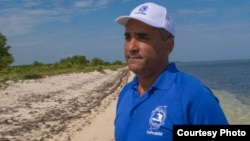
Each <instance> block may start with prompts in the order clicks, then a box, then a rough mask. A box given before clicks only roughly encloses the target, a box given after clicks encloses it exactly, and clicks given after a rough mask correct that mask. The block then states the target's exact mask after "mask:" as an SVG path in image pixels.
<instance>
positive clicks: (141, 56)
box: [124, 19, 170, 74]
mask: <svg viewBox="0 0 250 141" xmlns="http://www.w3.org/2000/svg"><path fill="white" fill-rule="evenodd" d="M124 36H125V43H124V53H125V59H126V61H127V64H128V67H129V69H130V70H131V71H133V72H134V73H135V74H142V73H153V72H154V71H155V70H157V69H162V68H163V67H164V68H165V67H166V65H167V63H168V60H167V59H168V54H169V53H170V51H169V50H168V49H167V48H168V47H167V46H168V45H167V40H163V39H162V36H161V33H160V30H159V29H157V28H153V27H151V26H149V25H146V24H144V23H142V22H139V21H137V20H133V19H130V20H129V21H128V22H127V24H126V25H125V34H124Z"/></svg>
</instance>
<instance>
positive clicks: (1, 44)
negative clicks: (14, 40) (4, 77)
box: [0, 33, 14, 69]
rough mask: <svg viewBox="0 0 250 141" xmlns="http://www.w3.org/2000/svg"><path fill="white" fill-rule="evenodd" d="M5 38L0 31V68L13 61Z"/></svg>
mask: <svg viewBox="0 0 250 141" xmlns="http://www.w3.org/2000/svg"><path fill="white" fill-rule="evenodd" d="M6 42H7V38H6V37H5V36H4V35H3V34H2V33H0V69H2V68H4V67H7V66H9V65H11V64H12V63H13V62H14V58H13V56H12V54H10V53H9V49H10V46H8V45H7V44H6Z"/></svg>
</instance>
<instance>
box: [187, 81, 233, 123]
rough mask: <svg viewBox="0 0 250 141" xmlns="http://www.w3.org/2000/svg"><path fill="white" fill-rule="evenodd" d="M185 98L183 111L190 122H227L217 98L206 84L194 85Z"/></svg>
mask: <svg viewBox="0 0 250 141" xmlns="http://www.w3.org/2000/svg"><path fill="white" fill-rule="evenodd" d="M185 99H186V101H185V102H184V103H185V105H186V106H184V107H186V109H185V110H186V111H185V112H186V115H187V117H188V121H189V122H190V123H191V124H211V125H212V124H213V125H215V124H217V125H218V124H221V125H222V124H224V125H225V124H228V121H227V118H226V116H225V114H224V112H223V109H222V107H221V105H220V103H219V99H218V98H217V97H216V96H215V95H214V94H213V92H212V91H211V90H210V89H209V88H207V87H206V86H203V85H201V86H200V85H198V86H194V87H193V89H191V91H190V92H189V94H188V96H185Z"/></svg>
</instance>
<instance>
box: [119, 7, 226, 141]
mask: <svg viewBox="0 0 250 141" xmlns="http://www.w3.org/2000/svg"><path fill="white" fill-rule="evenodd" d="M116 22H117V23H119V24H121V25H123V26H125V34H124V35H125V43H124V53H125V58H126V62H127V64H128V68H129V69H130V70H131V71H132V72H134V74H135V77H134V78H133V80H132V81H131V82H129V83H128V84H127V85H126V86H125V87H124V88H123V90H122V91H121V93H120V95H119V98H118V102H117V109H116V118H115V121H114V123H115V140H116V141H171V140H172V135H173V125H176V124H179V125H180V124H181V125H183V124H228V121H227V119H226V117H225V115H224V113H223V111H222V108H221V107H220V105H219V102H218V99H217V98H216V97H215V96H214V95H213V93H212V92H211V91H210V90H209V88H207V87H206V86H204V85H203V84H202V83H201V82H200V81H198V80H196V79H195V78H193V77H191V76H190V75H188V74H185V73H183V72H180V71H178V70H177V68H176V66H175V64H174V63H170V62H169V54H170V53H171V51H172V50H173V47H174V38H175V29H174V24H173V20H172V18H171V17H170V15H169V13H168V11H167V10H166V8H164V7H162V6H160V5H158V4H155V3H144V4H141V5H139V6H137V7H136V8H135V9H133V10H132V12H131V13H130V15H129V16H121V17H119V18H117V19H116Z"/></svg>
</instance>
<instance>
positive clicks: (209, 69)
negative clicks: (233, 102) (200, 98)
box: [176, 60, 250, 106]
mask: <svg viewBox="0 0 250 141" xmlns="http://www.w3.org/2000/svg"><path fill="white" fill-rule="evenodd" d="M176 65H177V67H178V68H179V70H180V71H183V72H186V73H188V74H190V75H192V76H194V77H196V78H198V79H199V80H201V81H202V82H203V83H204V84H206V85H207V86H208V87H210V88H211V89H213V90H218V91H227V92H228V93H230V94H232V95H235V97H236V99H238V100H240V101H241V102H242V104H245V105H247V106H250V60H227V61H203V62H176Z"/></svg>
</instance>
